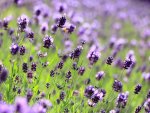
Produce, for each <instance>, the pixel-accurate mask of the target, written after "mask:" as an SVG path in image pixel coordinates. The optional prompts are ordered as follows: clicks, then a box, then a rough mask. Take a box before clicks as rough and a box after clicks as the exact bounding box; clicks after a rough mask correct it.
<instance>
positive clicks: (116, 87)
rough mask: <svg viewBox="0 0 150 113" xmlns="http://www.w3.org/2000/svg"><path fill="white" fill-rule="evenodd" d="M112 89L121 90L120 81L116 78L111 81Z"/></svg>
mask: <svg viewBox="0 0 150 113" xmlns="http://www.w3.org/2000/svg"><path fill="white" fill-rule="evenodd" d="M113 89H114V91H116V92H121V91H122V83H121V82H120V81H118V80H115V81H114V83H113Z"/></svg>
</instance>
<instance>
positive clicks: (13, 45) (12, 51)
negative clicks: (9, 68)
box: [10, 43, 19, 55]
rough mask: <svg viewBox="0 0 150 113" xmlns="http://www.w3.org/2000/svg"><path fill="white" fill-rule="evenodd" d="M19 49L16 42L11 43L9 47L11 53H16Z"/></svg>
mask: <svg viewBox="0 0 150 113" xmlns="http://www.w3.org/2000/svg"><path fill="white" fill-rule="evenodd" d="M18 51H19V46H18V45H17V44H14V43H13V44H12V45H11V47H10V52H11V54H12V55H16V54H17V53H18Z"/></svg>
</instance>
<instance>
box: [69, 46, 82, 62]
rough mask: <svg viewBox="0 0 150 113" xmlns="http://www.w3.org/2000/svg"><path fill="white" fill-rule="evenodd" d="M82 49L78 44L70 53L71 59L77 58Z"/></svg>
mask: <svg viewBox="0 0 150 113" xmlns="http://www.w3.org/2000/svg"><path fill="white" fill-rule="evenodd" d="M82 49H83V47H82V46H78V47H77V48H76V49H75V50H74V51H72V52H71V54H70V57H71V59H75V58H79V56H80V55H81V52H82Z"/></svg>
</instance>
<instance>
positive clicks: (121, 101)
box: [116, 92, 128, 108]
mask: <svg viewBox="0 0 150 113" xmlns="http://www.w3.org/2000/svg"><path fill="white" fill-rule="evenodd" d="M127 100H128V92H125V93H120V94H118V97H117V103H116V104H117V106H118V107H122V108H124V107H125V106H126V104H127Z"/></svg>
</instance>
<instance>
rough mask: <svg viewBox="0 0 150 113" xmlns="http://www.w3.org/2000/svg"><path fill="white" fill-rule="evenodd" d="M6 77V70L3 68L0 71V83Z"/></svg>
mask: <svg viewBox="0 0 150 113" xmlns="http://www.w3.org/2000/svg"><path fill="white" fill-rule="evenodd" d="M7 77H8V71H7V70H6V69H5V68H3V69H2V70H1V72H0V83H2V82H5V81H6V80H7Z"/></svg>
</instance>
